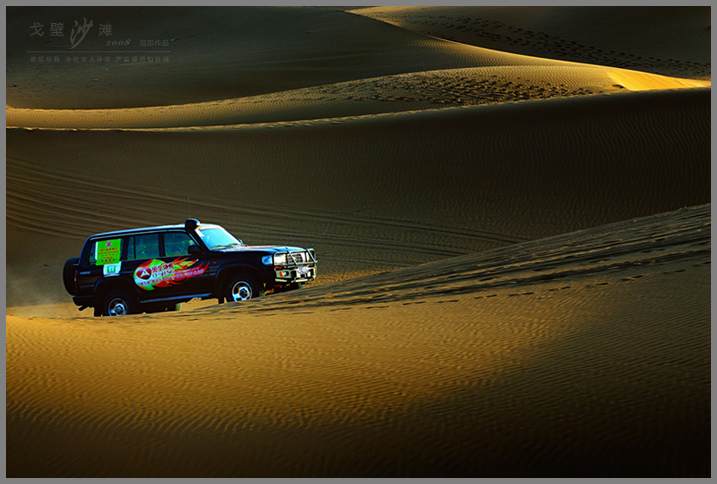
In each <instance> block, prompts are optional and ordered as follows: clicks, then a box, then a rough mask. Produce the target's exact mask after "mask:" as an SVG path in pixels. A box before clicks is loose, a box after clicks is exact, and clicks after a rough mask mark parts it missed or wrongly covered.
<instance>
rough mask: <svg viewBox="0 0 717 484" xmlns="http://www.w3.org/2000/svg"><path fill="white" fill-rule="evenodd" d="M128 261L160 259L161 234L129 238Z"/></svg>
mask: <svg viewBox="0 0 717 484" xmlns="http://www.w3.org/2000/svg"><path fill="white" fill-rule="evenodd" d="M127 239H128V240H127V260H143V259H157V258H159V234H143V235H132V236H130V237H127Z"/></svg>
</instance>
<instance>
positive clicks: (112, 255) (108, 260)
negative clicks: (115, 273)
mask: <svg viewBox="0 0 717 484" xmlns="http://www.w3.org/2000/svg"><path fill="white" fill-rule="evenodd" d="M95 253H96V254H97V262H96V265H98V266H103V265H106V264H117V263H118V262H119V261H120V255H122V239H111V240H99V241H97V242H96V245H95Z"/></svg>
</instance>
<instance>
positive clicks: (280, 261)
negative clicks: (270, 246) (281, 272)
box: [274, 254, 286, 266]
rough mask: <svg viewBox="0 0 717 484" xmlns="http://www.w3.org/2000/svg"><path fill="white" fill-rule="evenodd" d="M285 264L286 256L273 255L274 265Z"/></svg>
mask: <svg viewBox="0 0 717 484" xmlns="http://www.w3.org/2000/svg"><path fill="white" fill-rule="evenodd" d="M285 264H286V254H274V265H275V266H283V265H285Z"/></svg>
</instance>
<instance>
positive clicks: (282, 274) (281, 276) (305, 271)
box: [274, 265, 316, 284]
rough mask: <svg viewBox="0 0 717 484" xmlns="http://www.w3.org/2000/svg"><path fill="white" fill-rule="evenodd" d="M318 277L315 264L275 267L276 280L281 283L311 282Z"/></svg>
mask: <svg viewBox="0 0 717 484" xmlns="http://www.w3.org/2000/svg"><path fill="white" fill-rule="evenodd" d="M314 279H316V266H315V265H302V266H298V267H275V268H274V282H276V283H279V284H292V283H294V282H310V281H313V280H314Z"/></svg>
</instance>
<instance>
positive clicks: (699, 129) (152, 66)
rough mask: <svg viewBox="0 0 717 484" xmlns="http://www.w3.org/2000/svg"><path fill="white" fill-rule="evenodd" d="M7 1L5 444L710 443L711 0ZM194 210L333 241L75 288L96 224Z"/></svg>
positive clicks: (544, 463) (44, 468)
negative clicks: (180, 298)
mask: <svg viewBox="0 0 717 484" xmlns="http://www.w3.org/2000/svg"><path fill="white" fill-rule="evenodd" d="M82 18H86V19H87V20H93V22H94V24H93V25H94V27H93V28H94V29H95V30H90V32H89V34H88V35H87V37H86V38H85V39H84V40H82V44H80V45H81V48H82V50H81V51H77V52H75V51H73V50H69V42H70V39H69V29H70V27H71V25H72V22H73V21H74V20H79V21H80V22H82ZM62 21H64V22H65V25H66V28H65V29H66V30H67V32H65V36H64V37H62V36H51V35H50V31H49V26H50V24H51V23H56V22H62ZM36 24H42V25H44V29H45V35H44V36H39V35H30V34H31V32H33V25H36ZM108 24H111V25H112V30H111V32H112V34H111V35H105V36H102V35H99V34H98V31H99V28H100V25H104V26H105V27H104V29H105V34H106V33H107V27H106V26H107V25H108ZM6 26H7V35H6V37H7V60H6V85H7V88H6V125H7V129H6V185H7V187H6V205H7V206H6V246H7V248H6V302H7V304H6V426H7V430H6V444H7V450H6V461H7V462H6V475H7V477H409V476H410V477H708V476H710V474H711V464H710V443H711V442H710V421H711V411H710V386H711V378H710V368H711V358H710V333H711V327H710V316H711V309H710V287H711V280H710V275H711V273H710V263H711V255H710V250H711V205H710V201H711V197H710V191H711V185H710V152H711V126H710V125H711V121H710V119H711V118H710V97H711V72H710V8H709V7H671V8H656V7H634V8H617V7H599V8H585V7H553V8H547V7H531V8H514V7H375V8H351V9H349V8H328V7H324V8H308V7H297V8H287V7H282V8H271V7H265V8H248V7H238V8H228V7H222V8H188V7H182V8H179V7H176V8H175V7H171V8H170V7H147V8H144V7H141V8H140V7H128V8H110V7H106V8H102V7H43V8H33V7H22V8H20V7H11V8H8V10H7V23H6ZM34 29H35V30H36V29H37V27H34ZM112 41H120V42H126V41H129V43H128V45H123V46H122V49H124V50H132V51H133V52H132V53H128V54H126V53H119V52H115V50H122V49H120V48H118V47H114V46H113V47H110V45H111V44H109V42H112ZM78 49H79V47H78ZM150 51H152V52H150ZM154 51H156V52H154ZM135 57H136V59H135ZM150 58H151V61H150ZM188 216H191V217H195V218H198V219H200V220H202V221H206V222H214V223H219V224H221V225H223V226H225V227H226V228H227V229H229V230H230V231H232V232H233V233H234V234H235V235H237V236H238V237H239V238H241V239H243V240H244V242H246V243H248V244H252V245H263V244H295V245H301V246H308V247H313V248H315V249H316V252H317V256H318V259H319V271H320V273H319V274H320V275H319V277H318V278H317V280H316V281H315V282H313V283H311V284H309V285H308V286H307V287H306V288H304V289H302V290H300V291H293V292H290V293H285V294H279V295H270V296H267V297H263V298H258V299H256V300H253V301H250V302H248V303H246V304H223V305H218V304H216V301H215V300H214V301H213V300H209V301H193V302H190V303H187V304H185V305H184V306H183V308H182V311H180V312H179V313H165V314H140V315H132V316H126V317H121V318H93V317H92V314H91V312H90V311H89V310H86V311H84V312H78V310H77V308H76V307H75V306H74V305H73V304H72V303H71V298H70V296H69V295H68V294H67V293H65V291H64V288H63V286H62V281H61V270H62V266H63V264H64V262H65V260H66V259H67V258H69V257H75V256H77V255H78V254H79V251H80V249H81V246H82V243H83V241H84V239H85V238H86V237H87V236H89V235H91V234H93V233H97V232H101V231H106V230H113V229H122V228H131V227H141V226H147V225H158V224H167V223H181V222H182V221H183V220H184V219H185V218H187V217H188Z"/></svg>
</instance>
